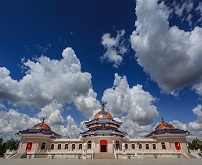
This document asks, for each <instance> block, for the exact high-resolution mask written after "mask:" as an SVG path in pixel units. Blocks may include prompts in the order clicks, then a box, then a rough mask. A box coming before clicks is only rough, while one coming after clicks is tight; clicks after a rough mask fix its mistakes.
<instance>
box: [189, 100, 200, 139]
mask: <svg viewBox="0 0 202 165" xmlns="http://www.w3.org/2000/svg"><path fill="white" fill-rule="evenodd" d="M192 111H193V113H194V114H195V115H196V116H197V119H196V120H195V121H192V122H189V123H188V130H189V131H190V133H191V134H192V135H193V136H194V137H198V138H200V139H201V138H202V105H200V104H199V105H198V106H197V107H195V108H194V109H193V110H192Z"/></svg>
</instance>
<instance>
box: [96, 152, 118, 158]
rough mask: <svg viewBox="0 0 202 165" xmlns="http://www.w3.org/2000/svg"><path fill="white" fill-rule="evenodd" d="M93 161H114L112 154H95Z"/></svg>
mask: <svg viewBox="0 0 202 165" xmlns="http://www.w3.org/2000/svg"><path fill="white" fill-rule="evenodd" d="M94 159H115V157H114V154H113V153H95V155H94Z"/></svg>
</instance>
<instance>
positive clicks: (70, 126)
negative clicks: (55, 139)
mask: <svg viewBox="0 0 202 165" xmlns="http://www.w3.org/2000/svg"><path fill="white" fill-rule="evenodd" d="M65 121H66V123H67V124H66V125H53V126H52V127H51V128H52V130H55V131H56V132H57V133H59V134H60V135H62V137H66V138H78V137H79V134H80V133H81V132H82V131H83V130H82V128H81V127H80V126H78V125H77V123H76V122H75V121H74V119H73V118H72V117H71V116H70V115H68V116H67V117H66V119H65Z"/></svg>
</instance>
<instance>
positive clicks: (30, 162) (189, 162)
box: [0, 158, 202, 165]
mask: <svg viewBox="0 0 202 165" xmlns="http://www.w3.org/2000/svg"><path fill="white" fill-rule="evenodd" d="M78 164H79V165H202V159H194V158H193V159H186V158H181V159H174V158H171V159H170V158H159V159H153V158H147V159H127V160H123V159H94V160H90V159H87V160H81V159H59V158H58V159H44V158H36V159H0V165H78Z"/></svg>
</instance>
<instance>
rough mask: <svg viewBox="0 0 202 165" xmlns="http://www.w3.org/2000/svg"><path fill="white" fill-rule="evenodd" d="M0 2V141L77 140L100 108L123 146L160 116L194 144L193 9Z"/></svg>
mask: <svg viewBox="0 0 202 165" xmlns="http://www.w3.org/2000/svg"><path fill="white" fill-rule="evenodd" d="M0 3H1V5H0V115H1V116H2V117H1V118H0V130H1V132H0V137H3V138H10V137H13V136H14V134H15V133H16V132H17V131H18V130H22V129H27V128H30V127H31V126H32V125H34V124H36V123H38V122H40V121H41V120H42V118H43V117H45V118H46V120H45V121H46V122H47V123H48V124H49V125H50V126H51V128H52V129H53V130H54V131H56V132H58V133H60V134H61V135H62V136H63V137H68V136H70V137H78V134H79V132H81V131H83V130H84V129H85V128H84V126H83V124H82V123H83V121H86V120H89V119H91V117H92V116H93V114H94V113H95V112H96V111H97V110H98V109H100V108H101V104H102V103H104V104H105V106H106V109H107V110H108V111H109V112H111V113H112V114H113V116H114V117H115V118H116V119H117V120H120V121H122V122H123V126H122V128H121V129H122V130H124V131H127V132H128V134H129V136H130V137H139V136H144V135H145V134H146V133H149V132H151V131H152V130H153V129H154V128H155V126H156V125H157V124H158V123H159V122H160V121H161V117H164V119H165V121H166V122H169V123H171V124H173V125H175V126H176V127H177V128H180V129H185V130H189V131H190V132H191V133H192V136H190V138H194V137H196V136H197V137H199V138H202V105H201V96H202V66H201V63H202V60H201V59H202V58H201V56H202V42H201V38H202V2H201V1H200V0H196V1H192V0H186V1H177V0H176V1H170V0H169V1H168V0H165V1H157V0H144V1H141V0H137V1H135V0H125V1H122V0H110V1H109V0H102V1H93V0H85V1H84V0H66V1H54V0H50V1H25V0H19V1H9V0H8V1H1V2H0Z"/></svg>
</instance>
